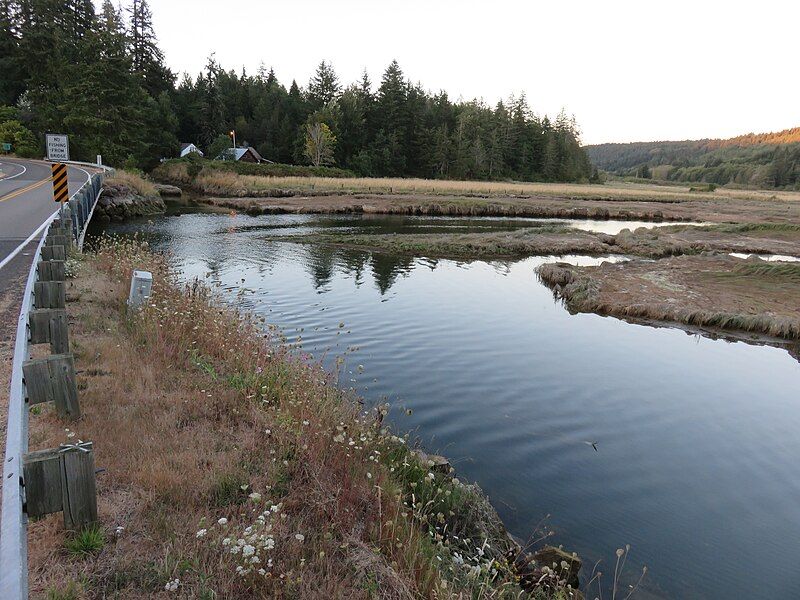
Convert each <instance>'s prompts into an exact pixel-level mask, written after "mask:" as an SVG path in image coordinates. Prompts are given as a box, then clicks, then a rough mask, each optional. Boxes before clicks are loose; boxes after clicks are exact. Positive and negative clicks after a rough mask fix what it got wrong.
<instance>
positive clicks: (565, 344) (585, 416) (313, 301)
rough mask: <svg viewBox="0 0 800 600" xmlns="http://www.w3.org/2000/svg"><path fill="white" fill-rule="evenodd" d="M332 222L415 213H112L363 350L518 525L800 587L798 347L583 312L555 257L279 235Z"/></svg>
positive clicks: (317, 332) (429, 441)
mask: <svg viewBox="0 0 800 600" xmlns="http://www.w3.org/2000/svg"><path fill="white" fill-rule="evenodd" d="M427 221H429V220H427ZM456 221H461V223H451V224H454V225H457V226H461V227H467V226H468V225H469V224H468V223H467V222H465V221H468V220H464V219H461V220H456ZM483 221H484V220H481V223H480V225H481V226H482V227H483V226H485V224H484V222H483ZM515 221H516V220H515ZM326 224H327V225H326ZM423 225H424V226H426V227H427V226H430V224H429V223H423ZM626 225H630V223H626ZM411 226H412V227H413V226H414V224H412V225H411ZM497 226H503V224H502V223H501V224H498V225H497ZM335 227H350V228H371V229H372V230H381V229H384V230H388V229H397V228H401V229H402V228H405V227H409V225H408V223H407V222H405V220H403V219H399V220H398V219H383V220H382V219H380V218H377V219H376V218H374V217H371V218H369V223H368V224H366V223H364V222H363V220H361V219H358V218H352V217H348V218H346V219H336V218H330V217H316V216H310V215H291V216H289V215H284V216H269V217H267V216H263V217H247V216H243V215H236V216H229V215H200V214H198V215H184V216H183V217H180V218H159V219H156V220H155V221H154V223H153V224H152V225H143V224H140V225H128V226H115V227H112V228H111V229H112V230H116V231H120V232H125V231H132V230H134V229H137V228H139V229H143V230H144V232H145V235H146V237H147V238H148V239H149V240H150V241H151V242H152V243H153V244H154V245H155V247H156V248H159V249H164V250H169V251H170V252H171V253H172V254H173V255H174V258H175V261H176V263H177V264H178V265H179V266H180V267H181V268H182V269H183V271H184V276H185V277H187V278H190V277H195V276H198V277H206V276H208V277H207V280H208V281H209V282H210V283H211V284H212V285H215V286H218V289H219V290H221V292H222V293H223V294H224V295H225V296H226V297H227V298H228V299H230V301H232V302H237V303H239V304H240V305H241V306H242V307H243V308H245V309H247V310H251V311H253V312H254V313H257V314H259V315H262V316H265V317H266V318H267V320H268V321H269V322H271V323H275V324H277V325H279V326H280V327H281V328H282V330H283V331H284V333H285V334H286V336H287V337H288V339H289V340H290V341H291V342H292V343H294V344H298V342H297V337H298V336H301V337H302V342H301V345H302V347H303V349H304V350H305V351H307V352H311V353H313V354H314V355H315V356H317V357H319V358H321V359H322V360H324V361H325V362H326V364H328V365H331V364H332V363H333V360H334V358H335V357H336V356H338V355H343V354H344V355H346V357H345V364H344V367H343V371H342V372H341V382H342V384H345V385H352V386H354V387H355V388H356V389H357V390H358V391H359V392H360V393H361V394H363V395H364V396H365V398H367V400H369V401H372V402H377V401H381V400H382V399H384V398H388V400H389V401H390V402H392V403H393V406H394V407H395V408H394V409H393V410H392V412H391V414H390V419H391V421H392V423H393V424H394V426H395V427H396V428H398V429H401V430H410V431H412V432H414V433H415V434H417V435H419V436H420V438H421V439H422V440H423V442H424V443H425V445H426V446H427V447H428V448H429V449H430V450H432V451H440V452H441V453H443V454H446V455H447V456H448V457H450V458H451V459H452V460H453V462H454V464H455V466H456V468H457V469H458V472H459V474H460V475H462V476H464V477H466V478H468V479H470V480H475V481H478V482H479V483H480V484H481V486H482V487H483V488H484V489H485V490H486V491H487V492H488V493H489V495H490V497H491V498H492V500H493V502H494V504H495V506H496V507H497V509H498V511H499V512H500V513H501V516H502V517H503V518H504V520H505V522H506V523H507V525H508V526H509V528H510V530H511V531H512V532H513V533H515V534H516V535H518V536H520V537H523V538H526V537H528V535H530V534H531V533H532V531H533V530H534V529H535V528H536V526H537V524H538V523H539V522H540V521H541V520H542V519H543V518H544V517H545V515H548V514H550V515H552V517H551V518H550V519H549V521H548V523H549V525H550V527H551V528H552V529H553V530H554V531H555V532H556V535H555V537H554V538H553V541H555V542H556V543H561V544H564V545H565V546H566V547H567V548H569V549H570V550H575V551H577V552H578V553H579V554H580V555H581V556H582V557H583V558H584V560H585V561H586V563H587V564H589V565H591V564H593V562H594V561H596V560H598V559H601V558H602V559H604V561H606V562H605V565H604V567H601V570H603V571H604V572H605V573H610V572H612V571H613V564H609V561H612V560H613V553H614V549H615V548H618V547H621V546H623V545H624V544H626V543H629V544H631V546H632V554H631V564H632V566H631V567H630V568H629V569H628V577H627V578H626V579H625V581H626V583H627V582H628V581H629V580H631V579H635V577H636V576H638V572H637V571H638V569H639V568H640V566H641V564H642V563H646V564H647V565H648V567H649V569H650V573H649V574H648V590H649V592H650V593H652V594H654V595H655V596H660V597H670V598H757V597H758V598H761V597H787V598H788V597H793V595H795V594H796V590H797V589H798V588H799V586H800V574H798V573H800V572H799V571H798V569H797V568H796V564H795V563H796V556H797V555H798V551H800V508H798V504H797V498H799V497H800V469H798V468H797V457H798V456H800V436H798V435H797V432H798V431H800V405H799V404H800V400H799V398H798V394H797V383H798V380H799V379H800V364H798V362H797V361H796V360H794V359H792V358H791V357H790V355H789V354H788V353H787V352H786V351H785V350H782V349H777V348H769V347H759V346H751V345H747V344H744V343H728V342H725V341H713V340H710V339H706V338H702V337H697V336H690V335H687V334H686V333H684V332H682V331H679V330H676V329H656V328H650V327H643V326H638V325H632V324H627V323H624V322H621V321H618V320H616V319H611V318H603V317H599V316H596V315H574V316H573V315H569V314H568V313H567V312H566V311H565V310H564V309H563V308H562V307H561V306H560V305H559V304H557V303H555V302H554V301H553V298H552V295H551V293H550V292H549V290H547V289H546V288H545V287H544V286H542V285H541V284H539V282H538V281H537V279H536V276H535V273H534V268H535V267H536V266H537V265H538V264H541V263H543V262H547V261H548V259H545V258H530V259H526V260H521V261H497V262H483V261H475V262H467V261H451V260H435V259H420V258H411V257H404V256H396V255H391V254H387V253H374V254H373V253H369V252H360V251H348V250H342V249H334V248H330V247H325V246H314V245H299V244H291V243H285V242H274V241H270V239H269V238H270V236H271V235H284V234H285V231H286V230H289V231H291V230H292V229H295V230H298V231H299V230H314V231H325V230H329V229H331V228H335ZM569 258H570V259H571V260H574V261H576V262H580V264H596V263H597V262H598V261H599V260H602V259H597V258H586V257H583V258H581V257H569ZM243 280H244V281H243ZM242 290H244V291H245V293H244V294H240V292H241V291H242ZM339 323H344V327H342V328H340V327H339ZM357 365H364V368H365V370H364V373H359V370H358V369H357ZM405 408H409V409H412V414H411V415H407V414H406V413H405V411H404V410H402V409H405ZM586 442H597V447H598V451H597V452H595V451H594V450H593V449H592V447H591V446H590V445H589V444H587V443H586ZM590 568H591V567H590ZM594 595H595V594H593V595H592V597H594ZM640 597H650V596H649V595H643V596H640Z"/></svg>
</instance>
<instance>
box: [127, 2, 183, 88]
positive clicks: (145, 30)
mask: <svg viewBox="0 0 800 600" xmlns="http://www.w3.org/2000/svg"><path fill="white" fill-rule="evenodd" d="M128 13H129V15H130V27H129V30H128V47H129V52H130V56H131V61H132V63H133V71H134V73H136V74H137V75H139V76H140V77H141V78H142V80H143V81H144V87H145V89H146V90H147V92H148V93H149V94H150V95H151V96H153V97H154V98H156V97H158V96H159V94H161V93H162V92H165V91H172V88H173V85H174V82H175V76H174V75H173V74H172V72H171V71H170V70H169V69H168V68H167V67H166V66H164V54H163V53H162V52H161V49H160V48H159V47H158V39H157V38H156V34H155V31H154V29H153V13H152V12H151V11H150V6H149V5H148V3H147V0H132V3H131V6H130V7H129V8H128Z"/></svg>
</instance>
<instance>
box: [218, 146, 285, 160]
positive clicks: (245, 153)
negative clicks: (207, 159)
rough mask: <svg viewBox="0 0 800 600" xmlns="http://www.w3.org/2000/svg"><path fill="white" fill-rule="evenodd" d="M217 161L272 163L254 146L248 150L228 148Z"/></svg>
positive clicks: (247, 148)
mask: <svg viewBox="0 0 800 600" xmlns="http://www.w3.org/2000/svg"><path fill="white" fill-rule="evenodd" d="M215 160H236V161H241V162H249V163H260V162H271V161H269V160H265V159H264V158H262V157H261V155H260V154H259V153H258V152H257V151H256V149H255V148H253V147H252V146H247V147H246V148H228V149H227V150H225V151H224V152H222V153H220V155H219V156H218V157H217V158H216V159H215Z"/></svg>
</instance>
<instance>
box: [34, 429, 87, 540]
mask: <svg viewBox="0 0 800 600" xmlns="http://www.w3.org/2000/svg"><path fill="white" fill-rule="evenodd" d="M22 472H23V481H24V482H25V511H26V513H27V514H28V517H31V518H38V517H43V516H44V515H49V514H51V513H54V512H58V511H63V513H64V529H67V530H70V531H76V530H79V529H83V528H84V527H87V526H89V525H92V524H93V523H96V522H97V484H96V479H95V470H94V449H93V447H92V443H91V442H79V443H77V444H74V445H72V444H62V445H61V447H60V448H51V449H48V450H39V451H37V452H30V453H28V454H26V455H25V456H23V459H22Z"/></svg>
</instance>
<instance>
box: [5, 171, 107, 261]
mask: <svg viewBox="0 0 800 600" xmlns="http://www.w3.org/2000/svg"><path fill="white" fill-rule="evenodd" d="M73 169H77V170H78V171H83V173H84V174H85V175H86V182H89V181H91V180H92V176H91V175H90V174H89V172H88V171H86V170H84V169H81V168H80V167H73ZM26 170H27V169H26ZM23 173H24V171H23ZM20 175H22V173H20ZM15 177H16V175H15ZM9 179H10V178H9ZM84 185H86V183H82V184H81V187H83V186H84ZM78 189H80V188H78ZM76 193H77V192H76ZM74 195H75V194H73V195H72V196H74ZM72 196H70V198H72ZM59 210H60V209H59ZM58 212H59V211H58V210H56V211H55V212H54V213H53V214H52V215H50V216H49V217H47V219H45V221H44V223H42V224H41V225H39V228H38V229H37V230H36V231H34V232H33V233H32V234H31V235H30V236H29V237H28V239H27V240H25V241H24V242H22V243H21V244H20V245H19V246H17V247H16V248H14V250H12V251H11V254H9V255H8V256H6V257H5V258H4V259H3V260H0V269H2V268H3V267H5V266H6V265H7V264H8V263H10V262H11V261H12V260H13V259H14V257H15V256H16V255H17V254H19V253H20V252H22V249H23V248H25V246H27V245H28V244H30V243H31V242H32V241H33V240H34V239H35V238H36V237H37V236H38V235H39V234H41V233H42V231H44V230H45V229H46V228H47V226H48V225H50V223H51V222H52V221H53V219H55V218H56V217H57V216H58Z"/></svg>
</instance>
